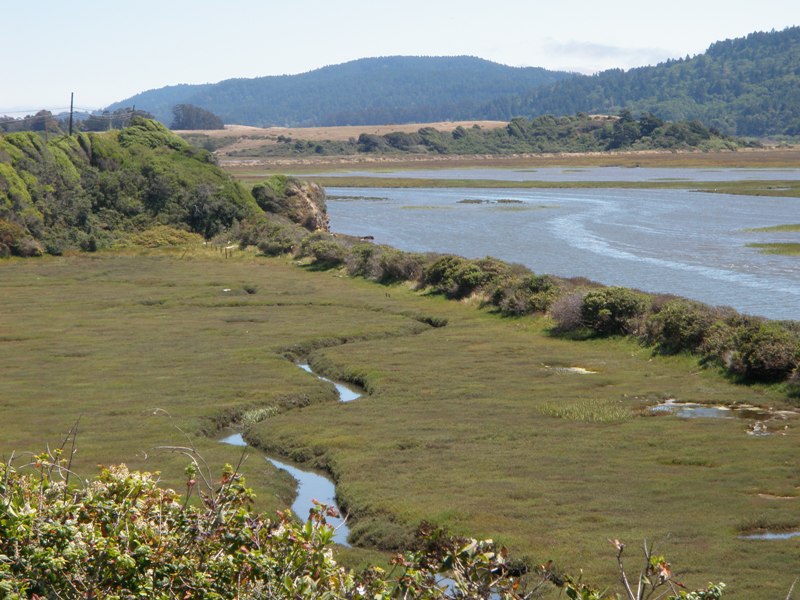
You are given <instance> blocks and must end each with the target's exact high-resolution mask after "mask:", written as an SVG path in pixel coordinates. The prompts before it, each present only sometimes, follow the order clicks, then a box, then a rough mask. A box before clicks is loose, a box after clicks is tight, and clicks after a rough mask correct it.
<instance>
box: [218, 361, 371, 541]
mask: <svg viewBox="0 0 800 600" xmlns="http://www.w3.org/2000/svg"><path fill="white" fill-rule="evenodd" d="M297 366H298V367H300V368H301V369H303V370H304V371H306V372H307V373H311V374H312V375H314V377H317V378H318V379H320V380H321V381H325V382H326V383H330V384H333V386H334V387H335V388H336V391H337V393H338V394H339V401H340V402H352V401H353V400H357V399H358V398H361V396H362V395H363V392H360V391H358V390H356V389H355V388H354V387H351V386H348V385H345V384H343V383H340V382H337V381H333V380H331V379H328V378H326V377H322V376H321V375H317V374H316V373H314V371H313V370H312V369H311V367H310V366H309V365H308V363H297ZM220 443H222V444H230V445H232V446H240V447H248V443H247V442H246V441H245V439H244V437H243V436H242V434H241V433H233V434H231V435H228V436H226V437H224V438H222V439H221V440H220ZM265 459H266V460H267V461H269V462H270V463H272V465H273V466H275V468H277V469H282V470H284V471H286V472H287V473H289V475H291V476H292V477H294V479H295V480H297V497H296V498H295V500H294V502H293V503H292V512H293V513H294V514H295V515H297V516H298V517H299V518H301V519H302V518H305V516H306V515H308V513H309V511H310V510H311V509H312V508H313V507H314V501H317V502H321V503H322V504H327V505H328V506H334V507H336V510H337V511H339V512H340V513H341V510H340V509H339V506H338V505H337V504H336V485H335V484H334V483H333V481H332V480H331V479H330V478H329V477H328V476H326V475H324V474H323V473H321V472H319V471H312V470H308V469H301V468H300V467H298V466H296V465H291V464H289V463H287V462H282V461H280V460H278V459H276V458H273V457H271V456H265ZM326 520H327V522H328V524H329V525H331V526H332V527H334V529H335V532H334V536H333V541H334V542H335V543H337V544H339V545H341V546H346V547H349V546H350V544H349V543H348V542H347V537H348V536H349V535H350V528H349V527H348V526H347V522H346V521H345V520H344V519H343V518H341V517H326Z"/></svg>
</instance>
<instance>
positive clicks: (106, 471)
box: [0, 448, 724, 600]
mask: <svg viewBox="0 0 800 600" xmlns="http://www.w3.org/2000/svg"><path fill="white" fill-rule="evenodd" d="M184 450H186V451H187V453H188V454H189V456H190V457H191V458H192V462H191V463H190V464H189V466H188V467H187V469H186V475H187V482H186V490H187V491H186V494H185V495H179V494H177V493H175V492H174V491H172V490H165V489H162V488H159V487H158V483H157V476H154V475H151V474H149V473H139V472H132V471H129V470H128V469H127V468H126V467H125V466H124V465H120V466H113V467H108V468H103V469H102V471H101V473H100V475H99V476H98V477H96V478H95V479H94V480H93V481H91V482H89V481H86V482H81V483H80V486H69V485H68V478H69V471H68V468H67V465H68V462H69V461H68V460H65V459H64V458H62V457H61V452H60V451H56V452H54V453H52V454H50V453H43V454H39V455H36V456H34V457H33V458H32V460H31V462H30V463H29V464H28V465H23V467H20V468H16V467H14V466H13V465H12V464H10V463H2V462H0V596H2V597H3V598H11V599H18V600H21V599H22V598H39V597H42V598H153V599H156V600H170V599H173V598H217V599H220V600H223V599H231V600H233V599H234V598H330V599H331V600H337V599H341V600H344V599H345V598H357V597H358V598H373V599H374V600H389V599H390V598H426V599H430V600H435V599H437V598H488V597H490V596H492V597H494V596H497V597H500V598H506V599H508V600H515V599H522V598H532V597H534V595H535V594H536V593H537V590H539V588H541V587H542V586H543V585H544V584H547V583H552V584H554V585H555V586H557V587H560V588H563V590H564V591H565V593H566V595H567V596H568V597H570V598H584V599H586V600H602V599H603V598H608V596H605V594H604V593H601V592H599V591H597V590H594V589H592V588H590V587H589V586H587V585H586V584H584V583H581V582H580V581H578V582H575V581H573V580H572V579H570V578H569V577H567V576H564V575H562V574H556V573H555V572H553V571H552V570H551V568H550V567H549V566H544V567H540V568H539V569H538V570H537V571H538V577H531V578H530V581H527V582H526V581H525V580H522V579H520V576H521V575H523V574H525V573H526V572H527V571H529V567H528V565H527V564H526V563H520V562H512V561H510V560H509V559H508V558H507V551H506V549H505V548H503V547H501V546H498V545H497V544H495V543H493V542H491V541H489V540H485V541H479V540H473V539H466V538H459V537H452V536H449V535H447V534H446V533H445V532H444V531H442V530H440V529H434V528H432V527H430V526H428V525H425V524H423V525H422V526H420V528H419V530H418V532H417V536H416V540H415V542H414V544H413V546H412V549H411V550H409V551H406V552H403V553H398V554H396V555H395V556H394V557H393V558H392V559H391V563H392V565H393V569H392V571H391V572H390V573H387V572H386V571H383V570H382V569H379V568H375V567H373V568H369V569H367V570H365V571H362V572H361V573H358V574H356V573H354V572H352V571H349V570H348V569H345V568H344V567H341V566H340V565H338V564H337V563H336V561H335V560H334V559H333V552H332V550H331V545H332V540H333V533H334V531H333V528H332V527H330V526H329V525H328V524H327V522H326V516H333V515H334V514H336V510H335V509H334V508H331V507H326V506H325V505H318V506H316V507H315V508H314V509H313V510H312V511H311V514H310V515H309V519H308V521H307V522H306V523H305V524H301V523H299V522H298V521H296V520H295V519H294V518H293V515H292V514H291V512H290V511H285V512H278V518H277V519H276V520H274V521H273V520H270V519H267V518H266V517H265V516H263V515H259V514H256V513H253V512H252V511H251V509H250V505H251V503H252V499H253V495H252V492H251V490H249V489H248V488H247V487H246V486H245V481H244V478H243V477H242V476H241V474H239V473H238V472H236V471H235V470H234V469H233V468H231V467H230V466H226V467H225V468H224V469H223V471H222V477H221V478H220V479H219V480H217V481H212V478H211V474H210V473H207V472H205V471H204V470H202V469H201V468H200V465H201V464H203V462H202V460H201V459H200V458H199V457H196V456H195V455H193V454H192V453H191V451H190V450H189V449H188V448H187V449H184ZM26 472H27V473H26ZM200 488H203V491H202V493H199V494H198V502H199V505H197V506H195V505H193V504H191V503H190V502H189V500H190V497H191V496H192V495H193V494H194V493H195V492H197V491H199V489H200ZM365 525H366V523H365ZM362 529H363V531H362V533H363V536H364V537H365V538H369V537H370V535H376V534H377V535H378V536H379V537H381V538H382V539H386V538H390V539H395V540H396V539H398V537H400V536H402V534H403V528H398V530H397V531H388V530H383V531H374V530H373V531H369V530H370V528H369V527H363V528H362ZM615 544H616V546H617V548H618V552H619V554H618V555H617V561H618V564H620V565H621V564H622V563H621V558H620V557H621V555H622V550H623V549H624V547H625V546H624V544H621V543H620V542H618V541H616V540H615ZM445 573H446V574H447V576H448V577H449V578H450V581H451V582H452V583H451V584H450V586H449V587H450V588H451V589H447V587H445V586H443V585H441V584H440V581H441V577H442V575H443V574H445ZM621 578H622V580H623V581H627V578H626V576H625V574H624V571H623V572H622V573H621ZM670 578H671V572H670V570H669V565H668V564H667V563H666V561H665V560H664V559H663V557H656V556H653V555H652V554H651V552H650V551H648V549H647V545H645V567H644V569H643V572H642V574H641V575H640V581H643V582H646V584H645V585H646V586H647V588H646V590H645V591H647V592H649V593H650V595H652V593H654V592H657V588H659V587H661V586H665V585H669V584H670ZM527 585H530V586H531V588H532V589H531V590H530V591H529V590H528V589H526V587H527ZM723 587H724V586H723V585H722V584H720V585H717V586H710V587H709V589H708V590H704V591H699V592H697V593H695V592H692V593H690V595H687V592H680V594H679V596H668V598H669V600H674V599H676V598H679V597H680V598H707V599H717V598H719V593H720V592H721V589H722V588H723Z"/></svg>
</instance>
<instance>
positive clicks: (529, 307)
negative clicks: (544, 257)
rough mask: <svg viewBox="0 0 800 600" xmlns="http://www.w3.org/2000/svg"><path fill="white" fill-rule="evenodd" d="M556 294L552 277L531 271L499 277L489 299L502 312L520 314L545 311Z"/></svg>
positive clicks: (555, 285)
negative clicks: (525, 273) (529, 272)
mask: <svg viewBox="0 0 800 600" xmlns="http://www.w3.org/2000/svg"><path fill="white" fill-rule="evenodd" d="M558 294H559V288H558V284H557V283H556V280H555V279H554V278H553V277H551V276H549V275H534V274H532V273H531V274H529V275H527V276H525V277H503V278H500V279H499V281H497V282H496V284H495V288H494V290H493V292H492V300H491V301H492V304H493V305H495V306H497V307H498V308H499V309H500V312H501V313H502V314H504V315H509V316H521V315H529V314H533V313H543V312H547V310H549V309H550V306H551V305H552V304H553V302H554V301H555V299H556V298H557V297H558Z"/></svg>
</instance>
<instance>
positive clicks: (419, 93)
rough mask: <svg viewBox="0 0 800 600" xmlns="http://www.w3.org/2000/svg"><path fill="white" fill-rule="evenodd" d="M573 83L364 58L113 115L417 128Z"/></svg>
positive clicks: (466, 63) (171, 90) (489, 68)
mask: <svg viewBox="0 0 800 600" xmlns="http://www.w3.org/2000/svg"><path fill="white" fill-rule="evenodd" d="M572 76H573V75H572V74H570V73H565V72H560V71H548V70H546V69H541V68H536V67H524V68H523V67H508V66H505V65H501V64H498V63H494V62H490V61H488V60H483V59H480V58H474V57H469V56H457V57H421V56H417V57H414V56H389V57H382V58H364V59H360V60H356V61H352V62H348V63H344V64H340V65H333V66H328V67H323V68H321V69H317V70H314V71H309V72H308V73H302V74H299V75H281V76H271V77H259V78H255V79H229V80H226V81H221V82H219V83H216V84H204V85H177V86H170V87H165V88H160V89H156V90H150V91H147V92H142V93H140V94H137V95H135V96H132V97H130V98H127V99H125V100H122V101H121V102H117V103H115V104H112V105H111V106H109V107H108V108H107V110H109V111H113V110H116V109H120V108H123V107H131V106H134V105H135V106H136V109H137V110H146V111H148V112H150V113H152V114H153V115H154V116H155V117H156V118H157V119H159V120H160V121H162V122H164V123H170V122H172V109H173V107H174V106H175V105H177V104H192V105H195V106H198V107H202V108H204V109H205V110H208V111H211V112H212V113H214V114H216V115H218V116H219V117H221V118H222V120H223V121H224V122H225V123H237V124H241V125H256V126H268V125H281V126H321V125H372V124H386V123H414V122H431V121H442V120H458V119H461V118H464V119H474V118H476V115H477V112H478V110H479V108H480V107H481V106H483V105H486V104H488V103H490V102H491V101H492V100H495V99H497V98H500V97H504V96H522V95H523V94H527V93H529V92H531V91H532V90H535V89H536V88H538V87H540V86H544V85H549V84H553V83H555V82H557V81H560V80H563V79H566V78H570V77H572Z"/></svg>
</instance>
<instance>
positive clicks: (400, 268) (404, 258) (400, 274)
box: [376, 248, 424, 283]
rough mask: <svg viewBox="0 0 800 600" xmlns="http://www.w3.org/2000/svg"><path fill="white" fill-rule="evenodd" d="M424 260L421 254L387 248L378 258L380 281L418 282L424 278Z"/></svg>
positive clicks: (377, 274) (378, 276) (378, 277)
mask: <svg viewBox="0 0 800 600" xmlns="http://www.w3.org/2000/svg"><path fill="white" fill-rule="evenodd" d="M423 263H424V258H423V256H422V255H420V254H415V253H412V252H403V251H402V250H395V249H393V248H386V249H384V250H383V252H381V254H380V256H379V258H378V267H377V268H378V272H377V273H376V278H377V279H378V281H381V282H384V283H389V282H395V281H416V280H418V279H419V278H420V277H421V276H422V269H423Z"/></svg>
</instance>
